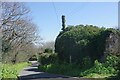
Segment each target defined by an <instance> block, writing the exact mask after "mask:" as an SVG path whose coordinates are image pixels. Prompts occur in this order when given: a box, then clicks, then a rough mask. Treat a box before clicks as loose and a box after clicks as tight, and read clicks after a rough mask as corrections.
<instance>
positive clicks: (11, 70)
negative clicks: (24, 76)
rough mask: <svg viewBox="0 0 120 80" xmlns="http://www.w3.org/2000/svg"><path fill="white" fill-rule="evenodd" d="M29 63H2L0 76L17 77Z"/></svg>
mask: <svg viewBox="0 0 120 80" xmlns="http://www.w3.org/2000/svg"><path fill="white" fill-rule="evenodd" d="M28 65H29V64H28V63H27V62H23V63H17V64H2V65H1V76H0V78H17V77H18V74H19V72H20V71H21V70H22V69H23V68H24V67H26V66H28Z"/></svg>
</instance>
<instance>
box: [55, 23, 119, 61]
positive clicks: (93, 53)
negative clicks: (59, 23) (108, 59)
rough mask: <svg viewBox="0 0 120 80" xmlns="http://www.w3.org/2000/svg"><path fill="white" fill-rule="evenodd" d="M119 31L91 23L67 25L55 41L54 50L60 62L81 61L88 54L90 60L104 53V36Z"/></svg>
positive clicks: (98, 57) (99, 57)
mask: <svg viewBox="0 0 120 80" xmlns="http://www.w3.org/2000/svg"><path fill="white" fill-rule="evenodd" d="M111 32H113V33H118V32H120V31H118V30H115V29H111V28H110V29H105V28H99V27H97V26H93V25H86V26H84V25H77V26H69V27H67V28H66V29H65V30H64V31H62V32H60V34H59V35H58V36H57V38H56V41H55V52H56V53H58V58H59V60H60V61H61V62H67V63H69V62H70V56H71V62H72V63H81V62H83V58H84V57H87V56H89V57H90V58H91V60H92V61H94V60H96V59H101V57H102V56H103V55H104V50H105V42H106V37H107V36H108V35H109V34H110V33H111Z"/></svg>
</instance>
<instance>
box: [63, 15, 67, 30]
mask: <svg viewBox="0 0 120 80" xmlns="http://www.w3.org/2000/svg"><path fill="white" fill-rule="evenodd" d="M65 22H66V21H65V15H62V30H63V31H65Z"/></svg>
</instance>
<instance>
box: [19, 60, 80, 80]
mask: <svg viewBox="0 0 120 80" xmlns="http://www.w3.org/2000/svg"><path fill="white" fill-rule="evenodd" d="M37 65H38V64H37V62H36V61H33V62H32V66H29V67H27V68H24V70H23V71H21V72H20V74H19V80H79V79H76V78H72V77H68V76H63V75H58V74H50V73H46V72H40V70H38V68H37Z"/></svg>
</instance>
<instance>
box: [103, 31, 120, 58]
mask: <svg viewBox="0 0 120 80" xmlns="http://www.w3.org/2000/svg"><path fill="white" fill-rule="evenodd" d="M108 54H115V55H120V35H119V34H118V33H114V32H110V33H109V34H108V36H107V37H106V44H105V51H104V58H105V56H106V55H108Z"/></svg>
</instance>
